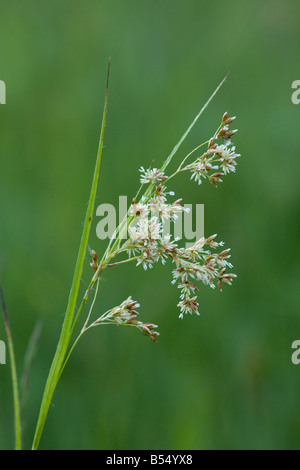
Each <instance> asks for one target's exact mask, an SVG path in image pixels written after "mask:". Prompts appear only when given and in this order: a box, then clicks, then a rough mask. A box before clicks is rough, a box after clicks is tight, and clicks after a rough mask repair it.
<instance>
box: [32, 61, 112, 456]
mask: <svg viewBox="0 0 300 470" xmlns="http://www.w3.org/2000/svg"><path fill="white" fill-rule="evenodd" d="M109 68H110V62H109V66H108V74H107V83H106V93H105V101H104V110H103V118H102V125H101V133H100V139H99V147H98V153H97V159H96V164H95V169H94V176H93V182H92V186H91V192H90V197H89V202H88V207H87V211H86V217H85V222H84V227H83V232H82V237H81V242H80V247H79V252H78V257H77V261H76V266H75V271H74V276H73V282H72V286H71V291H70V296H69V301H68V305H67V310H66V314H65V318H64V322H63V326H62V330H61V335H60V338H59V341H58V345H57V349H56V352H55V355H54V358H53V361H52V365H51V368H50V372H49V375H48V378H47V382H46V385H45V389H44V394H43V399H42V403H41V407H40V413H39V418H38V422H37V426H36V430H35V435H34V439H33V444H32V449H33V450H36V449H38V446H39V442H40V439H41V435H42V432H43V429H44V426H45V421H46V418H47V415H48V411H49V407H50V403H51V400H52V397H53V394H54V391H55V389H56V386H57V383H58V381H59V378H60V375H61V371H62V367H63V365H64V362H65V358H66V354H67V350H68V347H69V344H70V341H71V335H70V332H71V330H72V323H73V318H74V313H75V308H76V301H77V297H78V291H79V287H80V281H81V274H82V270H83V264H84V259H85V256H86V251H87V245H88V239H89V234H90V228H91V222H92V216H93V212H94V206H95V198H96V191H97V186H98V179H99V170H100V162H101V155H102V148H103V138H104V128H105V121H106V112H107V99H108V82H109Z"/></svg>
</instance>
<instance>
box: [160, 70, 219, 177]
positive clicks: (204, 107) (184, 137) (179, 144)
mask: <svg viewBox="0 0 300 470" xmlns="http://www.w3.org/2000/svg"><path fill="white" fill-rule="evenodd" d="M227 76H228V75H226V77H224V78H223V80H222V81H221V83H220V84H219V85H218V86H217V88H216V89H215V91H214V92H213V93H212V95H211V96H210V97H209V98H208V100H207V101H206V103H205V105H204V106H203V107H202V108H201V109H200V111H199V113H198V114H197V116H196V117H195V118H194V120H193V122H192V123H191V124H190V125H189V127H188V128H187V130H186V131H185V133H184V134H183V136H182V137H181V139H180V140H179V142H178V143H177V144H176V145H175V147H174V148H173V150H172V152H171V153H170V155H169V156H168V158H167V159H166V161H165V162H164V164H163V166H162V167H161V171H164V170H165V169H166V167H167V166H168V165H169V163H170V162H171V160H172V158H173V157H174V155H175V153H176V152H177V150H178V149H179V147H180V146H181V144H182V143H183V141H184V140H185V139H186V137H187V136H188V134H189V133H190V131H191V130H192V128H193V127H194V125H195V124H196V122H197V121H198V119H199V117H200V116H201V115H202V114H203V112H204V111H205V109H206V108H207V106H208V105H209V103H210V102H211V100H212V99H213V98H214V96H215V95H216V94H217V92H218V91H219V89H220V88H221V86H222V85H223V83H224V82H225V80H226V78H227Z"/></svg>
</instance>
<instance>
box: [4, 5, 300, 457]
mask: <svg viewBox="0 0 300 470" xmlns="http://www.w3.org/2000/svg"><path fill="white" fill-rule="evenodd" d="M0 3H1V17H0V79H1V80H4V81H5V83H6V87H7V104H6V105H5V106H4V105H1V106H0V122H1V126H0V207H1V225H0V262H1V277H2V281H3V289H4V292H5V295H6V302H7V305H8V309H9V313H10V319H11V326H12V330H13V334H14V342H15V348H16V357H17V367H18V371H19V373H21V369H22V366H23V357H24V352H25V349H26V345H27V341H28V338H29V336H30V334H31V332H32V330H33V328H34V326H35V324H36V322H37V321H38V320H42V322H43V330H42V337H41V342H40V346H39V350H38V355H37V357H36V361H35V366H34V369H33V372H32V376H31V382H30V389H29V392H30V393H29V396H28V399H27V402H26V407H25V409H24V414H23V417H24V444H25V446H26V447H29V446H30V445H31V440H32V436H33V431H34V427H35V424H36V419H37V414H38V410H39V405H40V400H41V395H42V390H43V387H44V383H45V379H46V376H47V372H48V370H49V366H50V362H51V359H52V356H53V353H54V350H55V346H56V344H57V339H58V335H59V331H60V327H61V323H62V319H63V314H64V309H65V306H66V303H67V298H68V292H69V288H70V284H71V279H72V273H73V268H74V263H75V260H76V254H77V248H78V244H79V241H80V233H81V228H82V222H83V220H84V213H85V208H86V203H87V200H88V193H89V186H90V183H91V177H92V172H93V164H94V159H95V155H96V151H97V144H98V136H99V130H100V123H101V114H102V105H103V96H104V90H105V76H106V68H107V61H108V58H109V56H111V58H112V65H111V81H110V91H109V108H108V119H107V126H106V135H105V149H104V153H103V160H102V168H101V182H100V187H99V191H98V198H97V204H100V203H102V202H109V203H112V204H117V202H118V196H119V195H128V198H129V200H130V198H132V196H133V195H134V193H135V191H136V189H137V187H138V176H139V173H138V168H139V167H140V166H141V165H144V166H145V167H147V166H148V165H149V164H150V163H151V162H152V161H153V160H154V162H155V166H159V165H160V164H161V162H162V161H163V160H164V159H165V157H166V156H167V155H168V153H169V152H170V150H171V148H172V147H173V145H174V144H175V143H176V142H177V141H178V139H179V137H180V136H181V134H182V133H183V131H184V130H185V129H186V127H187V125H188V124H189V123H190V121H191V120H192V119H193V117H194V115H195V114H196V113H197V112H198V111H199V109H200V107H201V106H202V104H203V103H204V102H205V101H206V99H207V98H208V96H209V95H210V94H211V92H212V91H213V90H214V89H215V87H216V86H217V84H218V83H219V82H220V81H221V79H222V78H223V77H224V76H225V75H226V74H227V73H228V72H230V75H229V78H228V80H227V82H226V83H225V85H224V86H223V87H222V89H221V91H220V92H219V93H218V95H217V96H216V98H215V99H214V101H213V103H212V104H211V105H210V107H209V108H208V110H207V111H206V113H205V115H204V116H203V117H202V118H201V120H200V121H199V123H198V124H197V126H196V127H195V129H194V130H193V132H192V133H191V135H190V136H189V138H188V139H187V141H186V142H185V143H184V145H183V147H182V149H181V150H180V152H179V153H180V156H181V157H183V156H184V155H185V154H186V152H188V151H189V150H191V149H192V148H194V147H195V146H196V145H197V144H199V143H200V142H202V141H204V140H206V139H207V138H209V137H210V136H211V134H212V133H213V131H214V130H215V128H216V126H217V125H218V123H219V120H220V118H221V116H222V114H223V113H224V112H225V111H228V112H229V114H230V115H237V117H238V118H237V120H236V121H235V125H236V126H237V127H238V128H239V132H238V134H237V136H236V138H235V143H236V145H237V149H238V152H239V153H241V154H242V157H241V158H240V159H239V161H238V163H239V164H238V167H237V173H236V174H233V175H232V174H231V175H229V176H227V177H226V178H224V183H222V184H221V185H220V186H219V187H218V189H215V188H214V187H212V186H211V185H209V184H208V183H206V184H202V185H201V186H197V185H196V184H194V183H193V184H192V183H191V182H190V180H189V179H188V175H182V176H180V178H179V179H178V180H177V181H174V186H173V188H172V189H174V190H175V191H176V196H178V197H183V198H184V200H183V202H185V203H189V204H196V203H202V204H205V235H206V236H209V235H211V234H213V233H218V238H219V239H220V240H224V241H225V243H226V245H225V246H226V247H227V246H230V247H231V249H232V263H233V264H234V272H236V273H237V274H238V278H237V279H236V280H235V282H234V284H233V286H232V287H230V288H227V289H226V286H225V289H224V291H223V293H222V294H221V293H219V292H217V291H212V290H211V289H208V288H207V287H204V286H203V287H202V288H201V289H200V292H199V303H200V306H199V309H200V312H201V315H200V317H185V318H184V319H183V320H179V319H178V309H177V307H176V303H177V301H178V300H177V298H178V292H177V291H176V287H174V286H172V285H171V283H170V281H171V279H172V277H171V266H169V267H168V266H165V267H163V266H155V269H153V270H151V271H147V272H143V270H142V268H141V267H139V268H135V266H130V265H124V266H120V267H118V268H116V269H114V270H111V271H107V272H106V273H104V275H103V283H102V285H101V288H100V295H99V298H98V300H97V304H96V311H95V315H96V314H97V312H98V313H99V314H100V313H103V312H104V311H105V310H107V309H108V308H111V307H113V306H115V305H118V304H119V303H120V302H122V301H123V300H124V299H125V298H127V297H128V296H129V295H132V296H133V297H134V298H135V299H137V300H139V302H140V303H141V309H140V311H141V317H143V319H144V320H146V321H152V322H154V323H156V324H159V331H160V334H161V335H160V337H159V343H158V344H154V343H152V342H151V341H148V340H147V339H145V338H143V336H142V335H139V334H137V332H136V331H132V330H131V329H124V328H117V327H110V326H107V327H103V329H101V328H99V329H95V330H93V331H91V332H90V333H89V334H87V335H86V336H85V337H84V338H83V340H82V342H81V344H80V343H79V347H78V349H77V350H76V352H75V353H74V355H73V357H72V358H71V361H70V363H69V364H68V366H67V368H66V370H65V373H64V376H63V378H62V381H61V383H60V384H59V387H58V389H57V392H56V393H55V396H54V399H53V407H52V408H51V410H50V413H49V417H48V420H47V423H46V428H45V433H44V435H43V438H42V441H41V448H44V449H67V448H69V449H101V448H104V449H216V448H226V449H229V448H230V449H244V448H257V449H258V448H286V449H287V448H299V442H300V411H299V406H298V402H297V398H298V395H299V387H300V378H299V370H298V367H300V365H299V366H297V365H294V364H292V362H291V353H292V350H291V344H292V342H293V340H295V339H299V338H300V320H299V303H298V299H299V247H298V244H299V202H300V201H299V178H298V175H299V155H298V153H299V118H300V106H296V105H293V104H292V102H291V93H292V90H291V84H292V82H293V81H294V80H296V79H300V70H299V60H298V58H299V43H300V41H299V39H300V28H299V21H298V19H299V14H300V8H299V2H297V1H296V0H295V1H292V0H289V1H287V2H281V1H279V0H272V1H270V2H258V1H257V0H255V1H252V2H238V1H232V0H229V1H228V2H226V3H224V2H220V1H217V2H204V1H203V0H202V1H196V0H188V1H186V2H181V1H177V0H175V1H174V0H172V1H171V0H167V1H165V2H140V1H137V0H129V1H128V2H122V1H120V0H119V1H118V0H115V1H108V0H101V1H96V0H89V1H87V2H81V1H79V0H72V1H71V0H65V1H64V2H60V1H58V0H53V1H51V2H45V1H44V2H35V1H32V0H28V1H27V2H17V1H14V0H13V1H10V2H4V1H1V2H0ZM180 156H178V158H180ZM204 183H205V182H204ZM96 223H97V219H96V218H95V219H94V225H93V227H94V228H93V230H92V237H91V247H92V248H93V249H95V250H96V251H97V252H98V253H99V254H101V250H103V249H104V247H105V242H103V241H100V240H98V239H97V237H96ZM86 265H87V267H86V270H85V273H84V278H83V281H82V290H84V288H85V281H84V280H88V279H89V276H90V275H91V271H90V270H91V268H90V267H89V260H87V263H86ZM133 330H134V329H133ZM0 338H1V339H5V333H4V328H3V325H2V323H1V324H0ZM11 447H13V411H12V397H11V383H10V370H9V364H7V365H6V366H5V365H0V448H1V449H6V448H11Z"/></svg>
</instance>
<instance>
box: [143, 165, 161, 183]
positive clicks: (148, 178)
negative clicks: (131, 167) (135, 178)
mask: <svg viewBox="0 0 300 470" xmlns="http://www.w3.org/2000/svg"><path fill="white" fill-rule="evenodd" d="M139 171H140V172H141V179H140V181H141V184H147V183H151V184H155V183H161V182H162V181H164V180H165V179H166V178H167V177H166V176H165V175H164V173H163V172H162V171H160V170H158V169H157V168H152V169H148V170H145V168H144V167H141V168H140V170H139Z"/></svg>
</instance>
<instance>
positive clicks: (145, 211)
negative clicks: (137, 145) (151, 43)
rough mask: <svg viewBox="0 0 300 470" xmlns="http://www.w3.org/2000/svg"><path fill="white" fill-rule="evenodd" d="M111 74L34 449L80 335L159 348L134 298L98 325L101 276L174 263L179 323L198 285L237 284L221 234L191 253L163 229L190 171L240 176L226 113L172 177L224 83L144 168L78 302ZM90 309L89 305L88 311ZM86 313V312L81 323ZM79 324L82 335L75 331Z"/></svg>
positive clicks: (200, 176) (215, 178) (192, 305)
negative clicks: (182, 177) (128, 332)
mask: <svg viewBox="0 0 300 470" xmlns="http://www.w3.org/2000/svg"><path fill="white" fill-rule="evenodd" d="M109 68H110V67H109ZM109 68H108V74H107V84H106V93H105V99H104V110H103V118H102V125H101V132H100V140H99V147H98V153H97V158H96V163H95V168H94V174H93V180H92V185H91V190H90V196H89V200H88V206H87V211H86V216H85V222H84V226H83V231H82V237H81V242H80V246H79V251H78V256H77V261H76V265H75V270H74V275H73V280H72V284H71V290H70V294H69V299H68V304H67V307H66V312H65V316H64V320H63V324H62V329H61V333H60V337H59V339H58V343H57V348H56V351H55V354H54V357H53V360H52V364H51V367H50V370H49V374H48V378H47V381H46V384H45V388H44V393H43V397H42V401H41V405H40V410H39V415H38V420H37V425H36V429H35V434H34V438H33V443H32V449H33V450H36V449H38V447H39V443H40V439H41V436H42V433H43V430H44V426H45V422H46V418H47V415H48V411H49V407H50V403H51V400H52V397H53V394H54V392H55V389H56V387H57V384H58V382H59V380H60V378H61V375H62V372H63V370H64V368H65V366H66V364H67V362H68V360H69V358H70V356H71V353H72V351H73V350H74V348H75V347H76V346H77V344H78V342H79V340H80V338H81V337H82V335H84V334H86V333H87V332H88V331H89V330H90V329H91V328H95V327H99V326H102V325H107V324H113V325H122V326H127V327H134V328H136V329H138V330H139V331H140V332H142V333H143V334H144V335H145V336H146V337H148V338H149V339H150V340H152V341H153V342H157V338H158V335H159V333H158V331H157V325H155V324H153V323H150V322H143V321H141V320H140V319H139V314H138V308H139V304H138V303H137V301H135V300H133V299H132V297H131V296H128V298H127V299H125V300H124V301H123V302H122V303H121V304H120V305H118V306H112V308H111V309H109V310H108V311H106V312H104V313H102V314H101V315H99V316H97V318H96V319H95V320H92V312H93V309H94V306H95V301H96V298H97V295H98V287H99V283H100V282H101V280H100V276H101V275H102V273H103V271H104V270H106V269H111V268H115V267H117V266H119V265H121V264H124V263H135V264H136V265H137V267H138V269H140V267H142V268H144V269H147V268H151V267H152V266H153V265H154V264H155V263H158V262H161V263H163V264H165V263H166V262H167V261H169V262H170V263H171V264H172V266H173V270H172V281H171V282H172V284H177V287H178V288H179V290H180V294H179V300H178V301H177V307H178V309H179V318H180V319H182V318H183V317H184V316H185V314H188V313H189V314H196V315H199V311H198V301H197V294H196V292H197V291H198V285H199V283H203V284H205V285H208V286H209V287H211V288H215V287H218V288H219V289H220V290H222V287H223V284H228V285H231V283H232V280H233V279H234V278H235V277H236V276H235V274H233V273H232V272H228V269H231V268H232V265H231V263H230V262H229V258H230V253H229V252H230V250H229V249H223V248H222V249H221V250H218V249H219V248H220V247H222V246H223V242H218V241H217V240H216V235H212V236H210V237H208V238H204V237H203V238H201V239H200V240H197V241H196V243H194V245H193V246H191V247H188V248H186V247H181V246H179V243H180V240H178V239H176V238H175V239H173V238H172V236H171V235H170V234H169V233H167V234H166V233H164V230H163V228H164V223H165V222H168V223H172V222H174V221H175V220H176V218H177V217H178V214H179V213H180V212H183V211H184V210H185V209H184V207H183V205H182V204H181V201H182V199H175V200H174V192H173V191H172V190H171V191H170V190H169V187H170V184H171V182H172V180H173V178H174V177H176V176H178V175H179V174H182V173H184V174H186V173H188V174H189V175H190V179H191V180H194V181H195V182H196V183H197V184H198V185H200V184H201V183H202V182H203V181H205V180H207V181H208V182H209V183H211V185H212V186H213V187H217V186H218V184H219V183H221V182H222V178H223V177H224V176H225V175H227V174H228V173H231V172H234V171H235V168H236V164H237V161H236V160H237V158H238V157H239V156H240V155H239V154H237V153H236V152H235V147H234V145H233V144H232V138H233V136H234V134H235V132H236V130H230V129H229V126H230V124H231V123H232V121H233V120H234V119H235V118H234V117H229V116H228V114H227V112H226V113H224V114H223V116H222V118H221V119H220V122H219V124H218V126H217V128H216V130H215V132H214V133H213V135H212V136H211V137H210V138H209V139H208V140H206V141H205V142H203V143H201V144H199V145H198V146H197V147H196V148H194V149H193V150H191V151H190V152H189V153H188V155H186V156H185V157H184V158H183V159H182V161H181V163H180V164H179V165H178V166H177V165H176V167H177V169H176V170H175V171H174V172H172V173H168V171H167V170H168V167H169V164H170V163H171V161H172V160H173V158H174V157H175V154H176V153H177V151H178V150H179V148H180V146H181V144H182V143H183V141H184V140H185V139H186V137H187V136H188V134H189V133H190V131H191V130H192V128H193V127H194V125H195V124H196V122H197V121H198V119H199V117H200V116H201V115H202V114H203V112H204V111H205V109H206V108H207V106H208V105H209V103H210V102H211V100H212V99H213V97H214V96H215V95H216V93H217V91H218V90H219V89H220V87H221V86H222V84H223V82H224V81H225V79H226V77H225V78H224V80H223V81H222V82H221V83H220V84H219V86H218V87H217V88H216V90H215V91H214V92H213V94H212V95H211V96H210V98H209V99H208V101H207V102H206V103H205V105H204V106H203V107H202V109H201V110H200V112H199V113H198V114H197V116H196V117H195V118H194V120H193V121H192V123H191V124H190V126H189V127H188V129H187V130H186V132H185V133H184V134H183V135H182V137H181V138H180V140H179V141H178V143H177V144H176V145H175V147H174V148H173V150H172V152H171V153H170V155H169V156H168V157H167V158H166V160H165V161H164V162H163V163H162V165H161V167H160V168H154V167H151V168H148V169H145V168H144V167H141V168H140V187H139V189H138V191H137V193H136V194H135V195H134V197H133V199H132V203H131V205H130V207H129V209H128V212H127V214H126V216H125V217H124V219H123V220H122V222H121V223H120V224H119V226H118V227H117V228H116V230H115V233H114V234H113V236H112V237H111V239H110V240H109V242H108V246H107V248H106V250H105V251H104V253H103V254H102V256H99V255H98V253H97V252H96V250H92V251H91V252H90V257H91V263H90V265H91V278H90V280H89V281H88V282H87V286H88V287H87V289H86V291H85V293H84V295H83V297H82V299H81V300H80V299H78V295H79V287H80V284H81V276H82V271H83V267H84V261H85V259H86V256H87V255H88V254H89V245H88V241H89V234H90V230H91V226H92V220H93V215H94V206H95V198H96V192H97V186H98V180H99V170H100V163H101V155H102V149H103V140H104V129H105V123H106V113H107V101H108V84H109ZM125 233H126V234H127V233H128V237H127V238H126V237H124V234H125ZM91 298H92V300H91ZM1 300H2V307H3V311H4V318H5V325H6V330H7V336H8V344H9V352H10V359H11V365H12V378H13V391H14V408H15V434H16V442H15V447H16V449H21V425H20V422H21V420H20V406H19V394H18V381H17V374H16V367H15V360H14V353H13V344H12V339H11V332H10V328H9V323H8V315H7V311H6V306H5V303H4V297H3V293H2V291H1ZM78 300H79V302H78ZM88 304H90V305H89V307H88ZM77 305H79V307H78V308H77V307H76V306H77ZM85 310H87V311H86V313H85V316H84V319H83V318H82V317H83V314H84V312H85ZM80 323H81V327H80ZM78 325H79V329H80V333H79V334H77V333H76V327H77V326H78Z"/></svg>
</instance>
